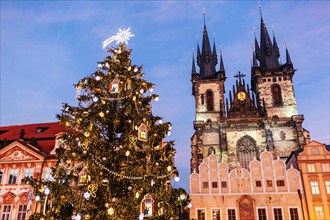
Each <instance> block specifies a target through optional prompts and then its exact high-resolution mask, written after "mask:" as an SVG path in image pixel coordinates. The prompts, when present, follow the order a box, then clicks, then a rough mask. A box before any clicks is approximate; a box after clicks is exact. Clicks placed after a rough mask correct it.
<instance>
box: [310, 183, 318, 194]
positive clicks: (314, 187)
mask: <svg viewBox="0 0 330 220" xmlns="http://www.w3.org/2000/svg"><path fill="white" fill-rule="evenodd" d="M311 189H312V194H320V190H319V183H318V182H311Z"/></svg>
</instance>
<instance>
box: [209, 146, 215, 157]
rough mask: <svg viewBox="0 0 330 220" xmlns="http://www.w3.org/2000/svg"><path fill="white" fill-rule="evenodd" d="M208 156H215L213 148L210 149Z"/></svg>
mask: <svg viewBox="0 0 330 220" xmlns="http://www.w3.org/2000/svg"><path fill="white" fill-rule="evenodd" d="M207 155H208V156H210V155H215V150H214V148H213V147H209V149H208V154H207Z"/></svg>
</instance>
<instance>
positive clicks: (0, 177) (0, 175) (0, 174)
mask: <svg viewBox="0 0 330 220" xmlns="http://www.w3.org/2000/svg"><path fill="white" fill-rule="evenodd" d="M2 176H3V170H0V184H1V180H2Z"/></svg>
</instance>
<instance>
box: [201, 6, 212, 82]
mask: <svg viewBox="0 0 330 220" xmlns="http://www.w3.org/2000/svg"><path fill="white" fill-rule="evenodd" d="M203 15H204V29H203V42H202V52H201V53H200V49H199V46H198V48H197V50H198V51H197V53H198V54H197V64H198V66H199V68H200V75H201V76H202V77H213V76H215V75H216V71H215V62H214V56H216V51H215V49H214V50H213V51H212V50H211V45H210V41H209V36H208V33H207V29H206V24H205V12H204V13H203ZM214 52H215V54H214Z"/></svg>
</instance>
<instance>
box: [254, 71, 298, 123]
mask: <svg viewBox="0 0 330 220" xmlns="http://www.w3.org/2000/svg"><path fill="white" fill-rule="evenodd" d="M273 84H278V85H280V87H281V93H282V101H283V106H279V107H274V105H273V96H272V91H271V87H272V85H273ZM258 92H259V95H260V99H261V100H262V99H265V106H266V110H267V114H268V116H270V117H272V116H275V115H276V116H278V117H280V118H282V117H288V118H289V117H291V116H292V115H297V114H298V109H297V104H296V98H295V95H294V90H293V85H292V80H291V77H289V76H282V75H280V76H269V77H261V78H259V79H258Z"/></svg>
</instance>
